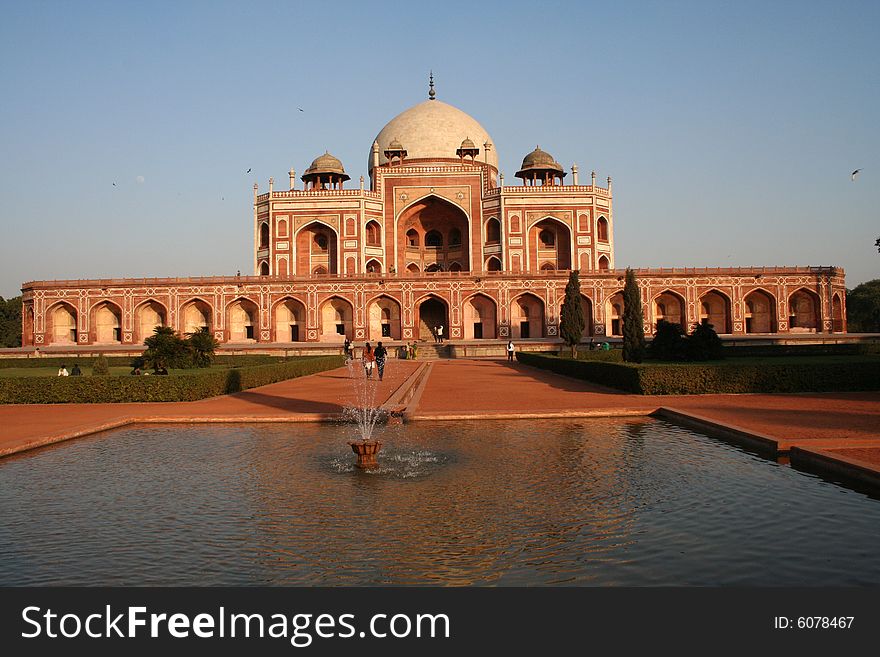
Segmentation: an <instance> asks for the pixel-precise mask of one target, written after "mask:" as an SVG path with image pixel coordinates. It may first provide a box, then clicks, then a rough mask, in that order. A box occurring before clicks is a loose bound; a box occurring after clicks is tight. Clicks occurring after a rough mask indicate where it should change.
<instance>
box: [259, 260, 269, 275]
mask: <svg viewBox="0 0 880 657" xmlns="http://www.w3.org/2000/svg"><path fill="white" fill-rule="evenodd" d="M268 275H269V263H268V262H266V261H265V260H263V261H262V262H261V263H260V276H268Z"/></svg>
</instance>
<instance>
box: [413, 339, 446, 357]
mask: <svg viewBox="0 0 880 657" xmlns="http://www.w3.org/2000/svg"><path fill="white" fill-rule="evenodd" d="M452 357H453V356H452V355H451V353H450V349H449V345H448V344H446V343H443V344H437V343H436V342H420V343H419V344H418V346H417V352H416V360H440V359H441V358H452Z"/></svg>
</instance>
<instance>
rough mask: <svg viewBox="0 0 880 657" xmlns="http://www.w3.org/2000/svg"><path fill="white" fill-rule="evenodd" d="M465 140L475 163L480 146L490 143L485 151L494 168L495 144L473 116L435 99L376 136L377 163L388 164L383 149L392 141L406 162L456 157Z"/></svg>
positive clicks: (369, 160)
mask: <svg viewBox="0 0 880 657" xmlns="http://www.w3.org/2000/svg"><path fill="white" fill-rule="evenodd" d="M465 139H470V140H471V141H472V142H474V144H476V145H477V148H479V149H480V154H479V155H478V156H477V161H478V162H485V161H486V152H485V147H484V146H483V144H485V143H486V142H489V143H491V144H492V148H491V150H489V160H488V161H489V164H491V165H492V166H493V167H495V168H496V169H497V168H498V152H497V151H496V150H495V143H494V142H493V141H492V138H491V137H490V136H489V133H488V132H486V129H485V128H484V127H483V126H481V125H480V124H479V123H478V122H477V120H476V119H474V117H472V116H470V115H469V114H465V113H464V112H462V111H461V110H460V109H458V108H457V107H453V106H452V105H448V104H447V103H444V102H441V101H439V100H426V101H424V102H422V103H419V104H418V105H415V106H414V107H410V108H409V109H408V110H405V111H403V112H401V113H400V114H398V115H397V116H395V117H394V118H393V119H391V120H390V121H389V122H388V123H387V124H386V125H385V127H384V128H382V130H381V131H380V132H379V134H378V135H377V136H376V141H377V142H379V164H385V163H386V162H388V158H386V157H385V152H384V151H385V150H387V149H388V146H389V145H390V144H391V142H392V141H398V142H400V144H401V145H402V146H403V147H404V148H405V149H406V151H407V156H406V157H407V159H413V158H435V157H443V158H453V159H454V158H456V157H458V156H457V155H456V154H455V151H456V150H458V149H459V148H460V147H461V143H462V142H463V141H464V140H465ZM367 163H368V164H367V166H368V168H369V169H372V168H373V157H372V145H371V149H370V155H369V156H368V158H367Z"/></svg>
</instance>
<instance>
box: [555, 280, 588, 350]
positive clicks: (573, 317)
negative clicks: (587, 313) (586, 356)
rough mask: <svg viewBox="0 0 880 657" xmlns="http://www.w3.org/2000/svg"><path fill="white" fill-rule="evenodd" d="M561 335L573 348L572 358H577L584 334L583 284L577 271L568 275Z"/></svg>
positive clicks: (560, 329) (560, 328) (560, 325)
mask: <svg viewBox="0 0 880 657" xmlns="http://www.w3.org/2000/svg"><path fill="white" fill-rule="evenodd" d="M559 319H560V321H559V333H560V335H561V337H562V339H563V340H565V344H567V345H568V346H569V347H571V357H572V358H575V357H577V345H578V343H579V342H580V341H581V336H582V335H583V334H584V326H585V324H586V320H585V319H584V307H583V304H581V282H580V280H579V278H578V271H577V269H573V270H572V271H571V273H569V275H568V285H566V286H565V300H564V301H563V302H562V312H561V313H560V318H559Z"/></svg>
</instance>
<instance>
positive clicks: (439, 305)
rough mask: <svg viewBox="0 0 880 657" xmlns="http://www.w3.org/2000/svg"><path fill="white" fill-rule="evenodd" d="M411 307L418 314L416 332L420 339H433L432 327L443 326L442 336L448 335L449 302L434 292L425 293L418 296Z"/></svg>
mask: <svg viewBox="0 0 880 657" xmlns="http://www.w3.org/2000/svg"><path fill="white" fill-rule="evenodd" d="M413 307H415V308H416V312H417V315H418V323H417V326H418V332H419V339H420V340H433V339H434V329H435V328H436V327H438V326H443V335H444V337H447V338H448V337H449V303H448V302H447V301H446V299H444V298H443V297H441V296H438V295H436V294H431V293H429V294H425V295H423V296H421V297H419V298H418V299H417V300H416V301H415V303H413Z"/></svg>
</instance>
